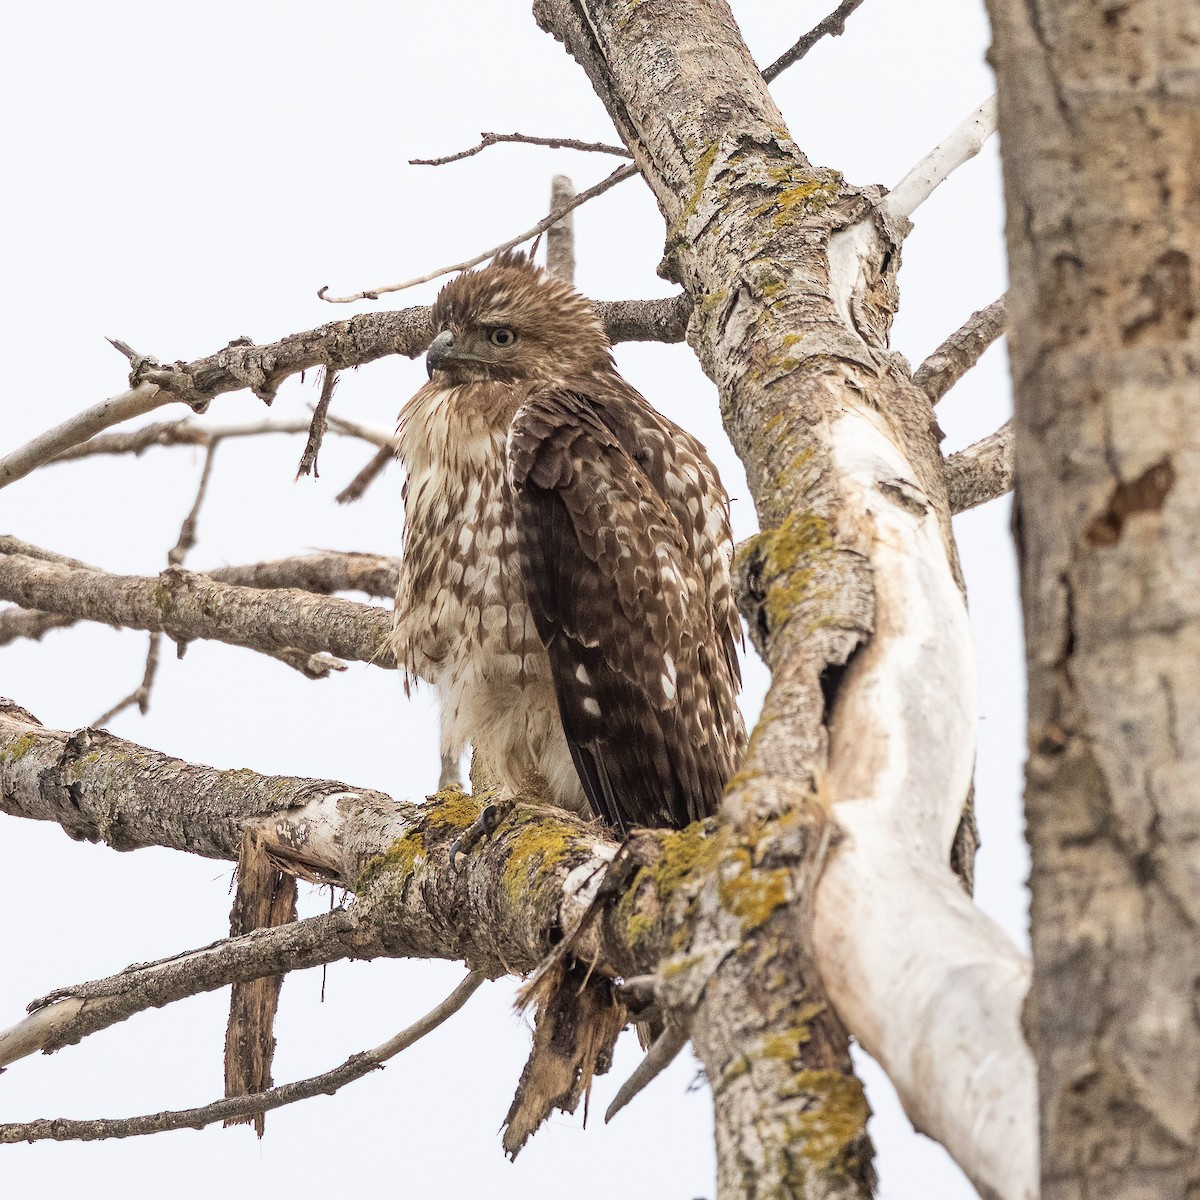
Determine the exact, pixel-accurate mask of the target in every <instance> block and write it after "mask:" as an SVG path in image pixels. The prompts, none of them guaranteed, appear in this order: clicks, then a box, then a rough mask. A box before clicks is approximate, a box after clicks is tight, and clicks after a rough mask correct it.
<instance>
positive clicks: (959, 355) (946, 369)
mask: <svg viewBox="0 0 1200 1200" xmlns="http://www.w3.org/2000/svg"><path fill="white" fill-rule="evenodd" d="M1007 321H1008V310H1007V305H1006V303H1005V298H1004V297H1003V296H1001V297H1000V299H999V300H993V301H992V302H991V304H989V305H988V306H987V307H986V308H981V309H979V310H978V311H977V312H973V313H972V314H971V315H970V316H969V317H968V318H967V319H966V321H964V322H963V324H962V326H961V327H960V328H959V329H956V330H955V331H954V332H953V333H952V334H951V335H950V336H949V337H948V338H947V339H946V340H945V341H944V342H943V343H942V344H941V345H940V346H939V347H938V348H937V349H936V350H935V351H934V352H933V353H932V354H931V355H930V356H929V357H928V358H927V359H926V360H925V361H924V362H923V363H922V364H921V365H920V366H919V367H918V368H917V369H916V370H915V371H914V372H913V383H915V384H916V385H917V387H919V388H920V389H921V390H922V391H923V392H924V393H925V394H926V395H927V396H928V397H929V398H930V400H932V401H933V402H934V404H936V403H937V402H938V401H939V400H940V399H941V398H942V397H943V396H944V395H945V394H946V393H947V392H948V391H949V390H950V389H951V388H952V387H953V386H954V385H955V384H956V383H957V382H958V381H959V380H960V379H961V378H962V377H963V376H964V375H965V374H966V373H967V372H968V371H969V370H970V369H971V368H972V367H973V366H974V365H975V364H976V363H977V362H978V361H979V360H980V359H981V358H982V357H983V352H984V351H985V350H986V349H987V348H988V347H989V346H990V345H991V344H992V343H993V342H994V341H995V340H996V339H997V338H998V337H999V336H1000V335H1001V334H1002V333H1003V332H1004V327H1005V325H1006V323H1007Z"/></svg>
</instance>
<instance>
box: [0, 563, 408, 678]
mask: <svg viewBox="0 0 1200 1200" xmlns="http://www.w3.org/2000/svg"><path fill="white" fill-rule="evenodd" d="M0 599H4V600H11V601H13V602H14V603H16V604H19V605H21V607H22V608H29V609H40V610H42V611H43V612H55V613H58V614H59V615H61V616H70V617H76V618H81V619H83V620H87V621H102V622H104V623H106V624H110V625H122V626H124V627H125V628H128V629H148V630H161V631H162V632H163V633H165V634H167V636H168V637H171V638H173V639H174V640H175V641H177V642H190V641H194V640H195V639H197V638H210V639H213V640H215V641H220V642H228V643H229V644H230V645H233V646H245V647H247V648H249V649H251V650H261V651H262V652H264V653H267V654H275V655H279V654H280V653H281V652H286V651H295V650H299V651H303V652H304V653H305V654H308V655H311V654H317V653H320V652H322V651H328V652H329V653H331V654H333V655H336V656H337V657H338V658H346V659H352V660H356V661H359V662H370V663H374V664H375V665H376V666H381V667H394V666H395V665H396V664H395V662H394V661H393V660H392V658H391V656H390V655H389V654H386V653H384V649H383V648H384V644H385V641H386V638H387V636H388V634H389V632H390V631H391V625H392V620H391V614H390V613H388V612H386V611H385V610H384V609H381V608H375V607H372V606H370V605H366V604H356V603H354V602H353V601H350V600H339V599H336V598H332V597H327V596H317V595H314V594H313V593H311V592H305V591H300V590H298V589H296V588H277V589H272V590H270V591H268V590H265V589H259V588H249V587H237V586H234V585H231V584H222V583H215V582H213V580H211V579H209V578H208V577H207V576H205V575H198V574H197V573H196V572H194V571H185V570H183V569H182V568H180V567H168V568H167V570H165V571H163V572H162V573H161V574H160V575H155V576H150V577H148V578H147V577H141V576H136V575H109V574H107V573H106V572H104V571H97V570H94V569H93V568H91V567H84V566H70V565H68V564H66V563H61V562H48V561H45V560H41V559H36V558H32V557H30V556H28V555H22V554H3V553H0Z"/></svg>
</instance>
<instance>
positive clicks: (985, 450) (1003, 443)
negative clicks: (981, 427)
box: [946, 420, 1013, 513]
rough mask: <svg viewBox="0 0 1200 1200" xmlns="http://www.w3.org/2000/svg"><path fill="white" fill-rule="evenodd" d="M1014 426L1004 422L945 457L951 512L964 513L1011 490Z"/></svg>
mask: <svg viewBox="0 0 1200 1200" xmlns="http://www.w3.org/2000/svg"><path fill="white" fill-rule="evenodd" d="M1012 487H1013V429H1012V421H1011V420H1009V421H1005V422H1004V424H1003V425H1001V426H1000V428H999V429H997V430H996V432H995V433H992V434H989V435H988V436H987V437H985V438H983V439H981V440H980V441H978V442H975V443H974V445H971V446H968V447H967V448H966V449H965V450H960V451H959V452H958V453H957V454H951V455H950V457H949V458H947V459H946V490H947V492H948V493H949V495H950V507H951V510H952V511H953V512H956V513H960V512H965V511H966V510H967V509H969V508H976V507H978V506H979V505H980V504H986V503H987V502H988V501H989V500H995V499H996V498H997V497H998V496H1003V495H1004V494H1005V492H1011V491H1012Z"/></svg>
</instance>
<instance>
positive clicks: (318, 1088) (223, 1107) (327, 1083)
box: [0, 971, 487, 1144]
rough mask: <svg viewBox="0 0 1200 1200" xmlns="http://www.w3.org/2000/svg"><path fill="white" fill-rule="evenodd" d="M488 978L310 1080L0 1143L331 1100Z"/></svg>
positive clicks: (161, 1125)
mask: <svg viewBox="0 0 1200 1200" xmlns="http://www.w3.org/2000/svg"><path fill="white" fill-rule="evenodd" d="M486 978H487V976H486V975H484V974H483V973H481V972H478V971H472V972H471V973H470V974H469V975H468V976H467V977H466V978H465V979H464V980H463V981H462V983H460V984H459V985H458V987H456V988H455V989H454V991H452V992H451V993H450V995H449V996H447V997H446V999H445V1000H443V1001H442V1002H441V1003H440V1004H439V1005H438V1006H437V1007H436V1008H434V1009H432V1010H430V1011H429V1012H428V1013H426V1014H425V1016H423V1017H422V1018H421V1019H420V1020H419V1021H415V1022H414V1023H413V1024H412V1025H410V1026H409V1027H408V1028H407V1029H405V1030H403V1031H402V1032H401V1033H398V1034H396V1036H395V1037H393V1038H389V1039H388V1040H387V1041H386V1042H384V1043H383V1044H382V1045H381V1046H376V1047H375V1049H374V1050H366V1051H362V1052H360V1053H358V1054H353V1055H351V1056H350V1057H349V1058H348V1059H347V1060H346V1061H345V1062H344V1063H342V1065H341V1066H340V1067H335V1068H334V1069H333V1070H332V1071H326V1072H324V1073H323V1074H321V1075H314V1076H312V1078H310V1079H301V1080H297V1081H296V1082H295V1083H285V1084H283V1085H282V1086H281V1087H276V1088H271V1089H270V1090H269V1091H265V1092H258V1093H256V1094H255V1095H252V1096H238V1097H236V1098H234V1099H231V1100H217V1101H216V1102H215V1103H213V1104H207V1105H204V1106H203V1107H202V1108H188V1109H183V1110H182V1111H176V1112H160V1113H152V1114H149V1115H147V1116H143V1117H121V1118H118V1119H115V1120H114V1119H104V1118H101V1119H98V1120H94V1121H77V1120H70V1119H68V1118H65V1117H58V1118H51V1119H43V1120H40V1121H28V1122H25V1123H17V1122H13V1123H11V1124H6V1125H0V1144H3V1143H12V1142H37V1141H56V1142H74V1141H78V1142H92V1141H99V1140H101V1139H105V1138H127V1137H138V1136H139V1135H141V1134H148V1133H165V1132H166V1131H168V1130H171V1129H202V1128H203V1127H204V1126H205V1125H212V1124H214V1123H215V1122H217V1121H227V1120H229V1119H230V1118H235V1117H250V1116H255V1115H256V1114H258V1113H264V1112H269V1111H270V1110H271V1109H275V1108H283V1107H284V1105H287V1104H295V1103H296V1102H297V1101H299V1100H308V1099H310V1098H311V1097H313V1096H321V1095H325V1096H331V1095H333V1093H334V1092H336V1091H337V1090H338V1089H339V1088H342V1087H344V1086H345V1085H346V1084H348V1083H353V1082H354V1080H356V1079H361V1078H362V1077H363V1076H364V1075H368V1074H370V1073H371V1072H372V1071H375V1070H378V1069H379V1068H380V1067H382V1066H383V1064H384V1063H385V1062H387V1061H388V1060H389V1059H391V1058H394V1057H395V1056H396V1055H397V1054H399V1053H400V1052H401V1051H402V1050H407V1049H408V1047H409V1046H411V1045H413V1043H415V1042H418V1041H420V1039H421V1038H423V1037H424V1036H425V1035H426V1034H428V1033H432V1032H433V1030H435V1029H436V1028H437V1027H438V1026H439V1025H441V1024H442V1023H443V1022H445V1021H447V1020H448V1019H449V1018H450V1017H452V1016H453V1015H454V1014H455V1013H456V1012H458V1010H459V1009H460V1008H462V1006H463V1005H464V1004H465V1003H466V1002H467V1001H468V1000H469V999H470V998H471V996H472V995H473V993H474V992H475V991H476V990H477V989H478V987H479V985H480V984H481V983H483V982H484V980H485V979H486Z"/></svg>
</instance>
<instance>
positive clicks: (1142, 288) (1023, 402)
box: [989, 0, 1200, 1200]
mask: <svg viewBox="0 0 1200 1200" xmlns="http://www.w3.org/2000/svg"><path fill="white" fill-rule="evenodd" d="M989 5H990V9H991V14H992V21H993V27H994V36H995V48H994V54H995V61H996V65H997V70H998V73H999V79H1000V109H1001V135H1002V138H1003V153H1004V172H1005V181H1006V183H1005V186H1006V191H1007V201H1008V214H1009V215H1008V240H1009V257H1010V262H1011V273H1012V292H1011V305H1010V308H1011V312H1012V325H1011V339H1010V346H1011V353H1012V361H1013V374H1014V379H1015V385H1016V420H1015V427H1016V462H1017V475H1016V490H1017V509H1016V529H1017V539H1018V545H1019V549H1020V554H1021V572H1022V593H1023V601H1024V609H1025V622H1026V636H1027V657H1028V669H1029V763H1028V767H1027V775H1026V805H1027V814H1028V825H1029V838H1030V843H1031V848H1032V854H1033V876H1032V881H1031V882H1032V890H1033V949H1034V983H1033V991H1032V994H1031V1003H1030V1006H1029V1010H1028V1016H1027V1024H1028V1028H1029V1033H1030V1036H1031V1039H1032V1042H1033V1045H1034V1048H1035V1052H1036V1055H1037V1059H1038V1068H1039V1081H1040V1092H1041V1135H1042V1179H1043V1192H1042V1194H1043V1196H1044V1197H1045V1198H1046V1200H1055V1198H1056V1197H1072V1198H1074V1197H1079V1196H1085V1195H1086V1196H1097V1195H1103V1196H1106V1197H1108V1196H1112V1197H1116V1196H1135V1195H1136V1196H1139V1197H1141V1196H1148V1195H1154V1196H1160V1197H1166V1196H1178V1197H1184V1196H1189V1197H1191V1196H1195V1195H1196V1194H1197V1190H1198V1189H1200V1158H1198V1156H1197V1144H1198V1141H1200V1019H1198V1017H1197V1007H1196V997H1197V987H1198V986H1200V937H1198V936H1197V924H1198V923H1200V842H1198V838H1200V791H1198V790H1197V783H1196V781H1197V779H1198V778H1200V592H1198V591H1197V586H1196V585H1197V580H1198V579H1200V536H1198V530H1200V522H1198V517H1200V349H1198V347H1200V322H1198V321H1197V314H1196V303H1197V294H1198V291H1200V69H1198V63H1200V8H1198V7H1197V5H1196V4H1195V0H1154V2H1151V3H1134V4H1115V3H1112V4H1091V5H1085V4H1074V5H1068V4H1064V3H1061V2H1059V0H1031V2H1029V3H1018V2H1017V0H989Z"/></svg>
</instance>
